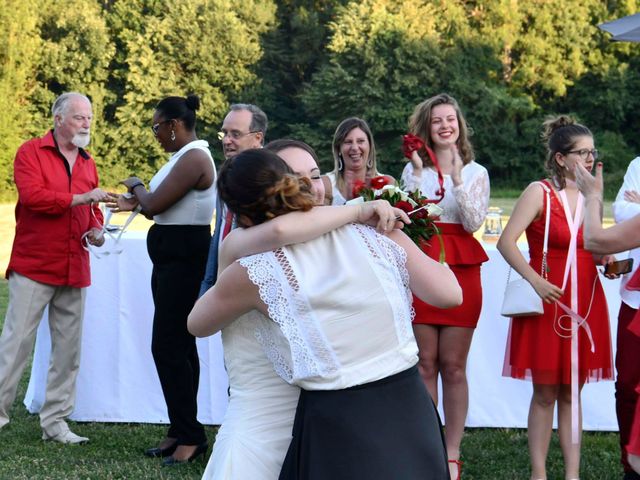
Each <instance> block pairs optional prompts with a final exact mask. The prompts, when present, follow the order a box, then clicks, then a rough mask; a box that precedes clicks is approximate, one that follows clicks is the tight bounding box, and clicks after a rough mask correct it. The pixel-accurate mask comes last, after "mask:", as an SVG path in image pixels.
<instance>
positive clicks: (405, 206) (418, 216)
mask: <svg viewBox="0 0 640 480" xmlns="http://www.w3.org/2000/svg"><path fill="white" fill-rule="evenodd" d="M353 196H354V200H356V199H357V200H356V201H360V202H362V201H370V200H386V201H388V202H389V203H390V204H391V205H392V206H394V207H396V208H399V209H400V210H404V211H405V212H406V213H407V214H410V218H411V223H409V224H407V225H405V226H404V228H403V231H404V233H406V234H407V235H408V236H409V238H411V240H413V241H414V242H415V243H416V244H417V245H420V242H425V241H426V242H428V241H430V240H431V238H432V237H433V236H435V237H436V238H437V239H438V241H440V244H441V245H442V238H441V236H440V230H438V227H437V226H436V224H435V223H434V220H435V219H437V218H438V217H439V216H440V214H441V213H442V209H441V208H440V207H439V206H438V205H436V203H434V201H433V200H428V199H427V198H426V197H423V196H422V195H420V191H419V190H416V191H415V192H412V193H407V192H405V191H404V190H402V189H400V188H399V187H398V186H397V185H393V184H391V180H390V179H389V177H385V176H383V175H380V176H377V177H373V178H372V179H371V180H370V181H369V184H368V185H367V184H365V183H364V182H362V181H358V182H356V183H355V184H354V185H353ZM354 200H351V201H350V202H349V203H354ZM441 252H443V254H444V248H442V249H441ZM441 257H442V258H440V261H441V262H444V255H441Z"/></svg>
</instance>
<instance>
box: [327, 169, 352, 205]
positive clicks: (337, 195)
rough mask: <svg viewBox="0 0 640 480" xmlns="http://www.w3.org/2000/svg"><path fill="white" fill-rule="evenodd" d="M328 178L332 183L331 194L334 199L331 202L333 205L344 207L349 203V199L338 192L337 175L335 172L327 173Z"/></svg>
mask: <svg viewBox="0 0 640 480" xmlns="http://www.w3.org/2000/svg"><path fill="white" fill-rule="evenodd" d="M327 178H328V179H329V181H330V182H331V193H332V195H333V199H332V200H331V205H344V204H345V203H347V199H346V198H344V197H343V196H342V193H340V190H338V184H337V183H336V182H337V180H336V174H335V173H334V172H329V173H327Z"/></svg>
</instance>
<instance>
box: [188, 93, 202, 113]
mask: <svg viewBox="0 0 640 480" xmlns="http://www.w3.org/2000/svg"><path fill="white" fill-rule="evenodd" d="M185 104H186V105H187V107H188V108H189V109H191V110H193V111H194V112H195V111H196V110H198V109H199V108H200V97H198V96H197V95H194V94H189V95H187V99H186V101H185Z"/></svg>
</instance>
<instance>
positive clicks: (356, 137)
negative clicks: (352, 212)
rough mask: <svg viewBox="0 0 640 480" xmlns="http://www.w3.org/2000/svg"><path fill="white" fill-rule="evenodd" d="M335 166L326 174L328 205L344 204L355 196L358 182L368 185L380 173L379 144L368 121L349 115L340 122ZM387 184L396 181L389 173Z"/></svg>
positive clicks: (337, 129)
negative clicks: (377, 148) (377, 156)
mask: <svg viewBox="0 0 640 480" xmlns="http://www.w3.org/2000/svg"><path fill="white" fill-rule="evenodd" d="M332 150H333V159H334V169H333V171H332V172H330V173H328V174H327V175H323V176H322V177H321V178H322V181H323V183H324V190H325V205H344V204H345V203H346V202H347V201H348V200H351V199H352V198H353V197H354V194H353V188H354V186H355V185H357V184H358V183H360V184H363V185H366V184H368V182H369V181H370V180H371V179H372V178H373V177H376V176H379V175H381V173H380V172H378V169H377V166H376V146H375V144H374V142H373V134H372V133H371V129H370V128H369V125H368V124H367V122H365V121H364V120H363V119H361V118H357V117H350V118H347V119H345V120H343V121H342V122H340V125H338V128H336V131H335V134H334V135H333V143H332ZM384 176H385V177H387V183H390V184H394V183H395V179H394V178H393V177H390V176H389V175H384Z"/></svg>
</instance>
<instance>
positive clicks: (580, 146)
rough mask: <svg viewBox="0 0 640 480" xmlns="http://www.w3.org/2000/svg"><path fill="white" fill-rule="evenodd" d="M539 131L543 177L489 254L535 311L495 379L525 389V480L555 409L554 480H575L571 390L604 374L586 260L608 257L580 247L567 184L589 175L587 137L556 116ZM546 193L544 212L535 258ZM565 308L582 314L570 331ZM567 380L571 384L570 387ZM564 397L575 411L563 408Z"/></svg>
mask: <svg viewBox="0 0 640 480" xmlns="http://www.w3.org/2000/svg"><path fill="white" fill-rule="evenodd" d="M543 126H544V133H543V139H544V140H545V142H546V147H547V158H546V163H545V167H546V170H547V172H548V173H549V177H548V178H546V179H544V180H542V181H540V182H534V183H531V184H530V185H529V186H528V187H527V188H526V189H525V191H524V192H523V193H522V195H521V196H520V199H519V200H518V202H517V203H516V205H515V207H514V209H513V213H512V214H511V218H510V219H509V222H508V223H507V225H506V226H505V228H504V231H503V232H502V235H501V236H500V240H499V241H498V250H499V251H500V253H501V254H502V256H503V257H504V258H505V260H506V261H507V262H508V263H509V265H510V266H511V267H512V268H513V269H514V270H515V271H517V272H518V273H519V274H520V275H521V276H522V277H523V278H524V279H526V280H527V281H528V282H529V283H530V284H531V286H532V287H533V288H534V289H535V291H536V293H537V294H538V295H539V296H540V298H542V300H543V301H544V302H543V305H544V313H543V314H542V315H537V316H531V317H519V318H514V319H512V320H511V325H510V328H509V338H508V341H507V349H506V354H505V355H506V358H505V363H504V370H503V375H504V376H507V377H512V378H517V379H523V380H530V381H531V382H532V383H533V396H532V398H531V405H530V408H529V420H528V432H527V434H528V438H529V454H530V456H531V478H532V479H546V478H547V472H546V466H545V463H546V459H547V452H548V450H549V441H550V439H551V432H552V424H553V413H554V408H555V405H556V404H557V406H558V412H557V413H558V416H557V418H558V435H559V437H560V447H561V449H562V455H563V458H564V467H565V476H564V478H566V479H577V478H579V467H580V440H579V438H580V435H581V432H582V424H581V421H580V417H581V413H580V405H579V398H580V391H581V390H582V386H583V385H584V383H585V382H596V381H599V380H610V379H612V378H613V370H612V360H611V338H610V333H609V314H608V308H607V302H606V300H605V297H604V292H603V290H602V286H601V284H600V280H599V279H598V270H597V269H596V262H598V263H603V264H604V263H607V262H610V261H613V258H612V257H600V256H595V258H594V255H593V254H592V253H591V252H589V251H587V250H586V249H585V245H584V241H583V228H582V214H583V212H584V197H583V196H582V194H580V192H579V191H578V188H577V185H576V176H575V168H576V165H582V166H583V167H584V168H585V169H587V170H588V171H591V169H592V168H593V167H594V161H595V160H596V158H597V155H598V153H597V150H595V148H594V143H593V135H592V134H591V132H590V131H589V129H588V128H587V127H585V126H584V125H580V124H579V123H576V122H575V121H574V120H573V119H571V118H570V117H568V116H564V115H561V116H559V117H557V118H552V119H549V120H547V121H546V122H545V123H544V125H543ZM546 191H548V192H549V197H548V198H549V203H550V205H549V206H550V209H549V211H550V213H549V229H548V253H547V254H546V261H545V258H544V256H543V254H542V250H543V243H544V236H545V229H546V227H545V225H546V216H547V214H546V211H547V208H546V207H547V200H546V199H547V195H546ZM600 215H601V214H600ZM600 220H601V217H600ZM523 232H526V236H527V242H528V244H529V254H530V257H531V260H530V261H529V262H527V261H526V260H525V259H524V257H523V256H522V254H521V253H520V250H519V249H518V246H517V244H516V241H517V240H518V238H519V237H520V236H521V235H522V233H523ZM572 236H573V237H574V238H575V241H574V242H572ZM563 306H564V307H566V308H567V310H565V309H564V308H563ZM570 311H573V312H575V313H576V314H577V315H579V316H580V317H582V318H583V319H584V321H583V323H581V324H580V325H579V326H577V327H573V326H572V317H570V316H569V313H570ZM574 318H576V319H577V317H574ZM576 325H577V324H576ZM576 331H577V333H575V332H576ZM572 337H573V338H574V339H573V341H572ZM572 348H573V349H574V350H573V359H574V363H573V375H572ZM572 376H573V381H574V385H576V384H577V388H574V389H572V387H571V383H572ZM572 395H573V401H574V402H577V405H576V404H572ZM572 407H574V410H573V412H574V415H573V418H572ZM576 417H577V418H576ZM576 420H577V421H576ZM574 440H577V443H576V442H574Z"/></svg>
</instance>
